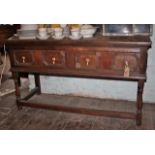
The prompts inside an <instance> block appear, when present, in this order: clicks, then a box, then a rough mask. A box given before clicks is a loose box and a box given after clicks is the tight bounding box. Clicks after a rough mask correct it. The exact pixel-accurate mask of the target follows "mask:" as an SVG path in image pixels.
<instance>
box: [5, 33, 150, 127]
mask: <svg viewBox="0 0 155 155" xmlns="http://www.w3.org/2000/svg"><path fill="white" fill-rule="evenodd" d="M6 46H7V47H8V49H9V55H10V60H11V71H12V73H13V78H14V81H15V88H16V97H17V106H18V108H19V109H20V108H21V107H22V106H30V107H35V108H43V109H51V110H60V111H64V112H73V113H81V114H89V115H98V116H110V117H119V118H129V119H136V123H137V125H141V123H142V107H143V99H142V98H143V89H144V83H145V81H146V69H147V51H148V49H149V48H150V47H151V41H150V38H149V37H148V36H125V37H102V36H96V37H94V38H92V39H81V40H77V41H75V40H69V39H64V40H59V41H58V40H54V39H48V40H19V39H18V38H16V37H12V38H10V39H9V40H8V41H7V43H6ZM22 74H33V75H34V78H35V86H36V88H35V89H34V90H32V91H31V92H30V93H29V94H28V95H27V96H26V97H25V98H23V99H21V97H20V89H19V87H20V83H19V78H20V75H22ZM40 75H51V76H64V77H80V78H96V79H101V80H102V79H109V80H124V81H136V82H138V89H137V104H136V109H137V110H136V113H127V112H116V111H104V110H97V109H86V108H82V107H80V108H75V107H66V106H58V105H46V104H41V103H40V104H39V103H31V102H30V101H28V99H29V98H30V97H32V96H33V95H34V94H35V93H37V94H40V93H41V85H40V77H39V76H40ZM129 93H130V92H129Z"/></svg>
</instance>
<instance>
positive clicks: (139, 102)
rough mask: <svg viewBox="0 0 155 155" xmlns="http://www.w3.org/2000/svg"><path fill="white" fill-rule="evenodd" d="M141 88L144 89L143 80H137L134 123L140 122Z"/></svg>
mask: <svg viewBox="0 0 155 155" xmlns="http://www.w3.org/2000/svg"><path fill="white" fill-rule="evenodd" d="M143 89H144V80H140V81H138V90H137V114H136V124H137V125H141V124H142V108H143Z"/></svg>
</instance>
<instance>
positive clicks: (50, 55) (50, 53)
mask: <svg viewBox="0 0 155 155" xmlns="http://www.w3.org/2000/svg"><path fill="white" fill-rule="evenodd" d="M42 57H43V64H44V65H45V66H49V67H54V68H63V67H64V66H65V59H66V58H65V51H62V50H46V51H42Z"/></svg>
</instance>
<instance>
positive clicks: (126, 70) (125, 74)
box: [124, 61, 130, 77]
mask: <svg viewBox="0 0 155 155" xmlns="http://www.w3.org/2000/svg"><path fill="white" fill-rule="evenodd" d="M129 76H130V67H129V63H128V61H125V66H124V77H129Z"/></svg>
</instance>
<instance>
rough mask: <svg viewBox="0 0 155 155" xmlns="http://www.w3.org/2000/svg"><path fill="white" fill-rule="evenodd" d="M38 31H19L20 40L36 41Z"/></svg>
mask: <svg viewBox="0 0 155 155" xmlns="http://www.w3.org/2000/svg"><path fill="white" fill-rule="evenodd" d="M36 35H37V30H22V29H19V30H17V36H18V37H19V39H36Z"/></svg>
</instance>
